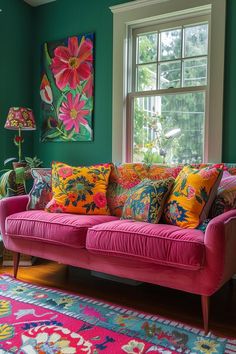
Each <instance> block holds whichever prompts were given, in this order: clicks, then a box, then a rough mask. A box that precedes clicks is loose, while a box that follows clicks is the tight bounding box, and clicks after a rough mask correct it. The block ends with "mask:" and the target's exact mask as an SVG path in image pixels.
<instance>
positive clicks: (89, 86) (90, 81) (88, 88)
mask: <svg viewBox="0 0 236 354" xmlns="http://www.w3.org/2000/svg"><path fill="white" fill-rule="evenodd" d="M83 91H84V92H85V93H86V94H87V97H91V96H92V94H93V76H92V75H90V77H89V78H88V80H87V83H86V85H85V86H84V90H83Z"/></svg>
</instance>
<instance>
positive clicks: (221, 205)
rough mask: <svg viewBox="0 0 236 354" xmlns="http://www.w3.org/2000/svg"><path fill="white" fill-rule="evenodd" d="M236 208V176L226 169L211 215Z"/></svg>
mask: <svg viewBox="0 0 236 354" xmlns="http://www.w3.org/2000/svg"><path fill="white" fill-rule="evenodd" d="M235 208H236V176H235V175H231V174H230V173H229V172H227V171H224V173H223V177H222V180H221V181H220V184H219V187H218V189H217V194H216V198H215V200H214V202H213V204H212V207H211V210H210V217H211V218H214V217H215V216H218V215H220V214H222V213H225V212H226V211H229V210H231V209H235Z"/></svg>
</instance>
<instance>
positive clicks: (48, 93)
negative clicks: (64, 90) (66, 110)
mask: <svg viewBox="0 0 236 354" xmlns="http://www.w3.org/2000/svg"><path fill="white" fill-rule="evenodd" d="M40 96H41V99H42V100H43V101H44V102H46V103H48V104H52V101H53V97H52V89H51V86H50V83H49V81H48V78H47V75H46V74H44V75H43V78H42V81H41V85H40Z"/></svg>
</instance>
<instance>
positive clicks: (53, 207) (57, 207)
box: [46, 199, 66, 213]
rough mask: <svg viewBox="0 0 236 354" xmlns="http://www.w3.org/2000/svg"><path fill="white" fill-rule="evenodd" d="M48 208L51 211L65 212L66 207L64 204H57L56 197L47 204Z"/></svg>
mask: <svg viewBox="0 0 236 354" xmlns="http://www.w3.org/2000/svg"><path fill="white" fill-rule="evenodd" d="M46 210H47V211H49V212H50V213H64V212H65V210H66V208H65V207H64V206H63V205H60V204H57V203H56V201H55V200H54V199H52V200H50V202H49V203H48V204H47V205H46Z"/></svg>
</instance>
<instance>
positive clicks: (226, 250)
mask: <svg viewBox="0 0 236 354" xmlns="http://www.w3.org/2000/svg"><path fill="white" fill-rule="evenodd" d="M204 244H205V249H206V262H207V266H208V267H209V268H210V269H211V271H212V272H214V273H215V274H217V275H218V279H219V283H221V284H223V283H224V282H225V281H227V280H228V279H229V278H230V277H231V276H232V275H233V274H234V273H236V256H235V255H236V209H233V210H230V211H227V212H226V213H223V214H221V215H219V216H217V217H215V218H214V219H212V220H211V221H210V222H209V224H208V226H207V228H206V233H205V238H204Z"/></svg>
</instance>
